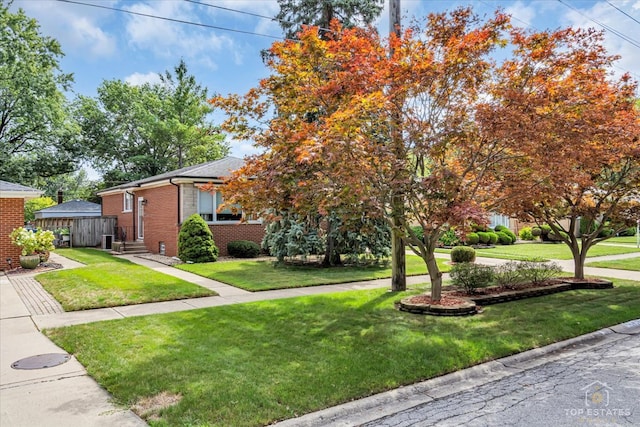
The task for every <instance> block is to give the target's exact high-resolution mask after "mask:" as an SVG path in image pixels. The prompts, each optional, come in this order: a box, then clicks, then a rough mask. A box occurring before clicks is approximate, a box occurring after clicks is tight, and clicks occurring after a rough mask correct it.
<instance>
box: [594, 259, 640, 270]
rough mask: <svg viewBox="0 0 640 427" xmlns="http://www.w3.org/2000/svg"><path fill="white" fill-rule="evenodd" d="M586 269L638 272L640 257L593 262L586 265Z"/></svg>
mask: <svg viewBox="0 0 640 427" xmlns="http://www.w3.org/2000/svg"><path fill="white" fill-rule="evenodd" d="M586 265H587V267H599V268H614V269H617V270H631V271H640V257H637V258H625V259H617V260H611V261H594V262H589V263H587V264H586Z"/></svg>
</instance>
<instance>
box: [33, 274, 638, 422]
mask: <svg viewBox="0 0 640 427" xmlns="http://www.w3.org/2000/svg"><path fill="white" fill-rule="evenodd" d="M615 285H616V288H614V289H610V290H582V291H572V292H565V293H561V294H555V295H549V296H545V297H539V298H532V299H529V300H526V301H517V302H511V303H506V304H499V305H493V306H489V307H486V308H485V310H484V313H483V314H480V315H476V316H471V317H456V318H446V317H430V316H420V315H415V314H409V313H405V312H400V311H398V310H396V309H395V308H394V306H393V302H394V301H395V300H397V299H398V298H400V297H401V296H402V295H404V294H397V293H390V292H388V291H387V290H386V289H378V290H372V291H352V292H345V293H336V294H323V295H316V296H310V297H301V298H294V299H284V300H274V301H264V302H257V303H250V304H238V305H232V306H221V307H214V308H208V309H200V310H192V311H187V312H178V313H170V314H162V315H154V316H144V317H132V318H127V319H121V320H114V321H105V322H97V323H91V324H86V325H77V326H71V327H66V328H60V329H54V330H47V331H45V332H46V334H47V335H48V336H49V337H50V338H51V339H53V341H54V342H55V343H56V344H58V345H60V346H62V347H63V348H64V349H65V350H66V351H68V352H70V353H72V354H74V355H75V356H76V357H77V358H78V360H79V361H80V362H81V363H82V364H83V365H84V366H86V368H87V370H88V372H89V373H90V375H91V376H93V377H94V378H95V379H96V380H97V381H98V382H99V383H100V384H101V385H102V386H103V387H104V388H105V389H106V390H107V391H108V392H110V393H111V394H112V395H113V396H114V398H115V400H116V402H118V403H120V404H123V405H125V406H133V405H134V404H136V403H139V402H141V401H143V400H145V398H150V397H154V396H158V395H164V396H165V397H166V396H171V395H174V396H178V399H179V402H178V403H177V404H175V405H174V406H171V407H168V408H165V409H162V410H156V411H155V412H153V411H152V412H151V413H148V414H147V415H146V418H147V420H148V422H149V423H150V424H151V425H152V426H195V425H197V426H232V425H233V426H239V425H242V426H260V425H266V424H269V423H272V422H274V421H276V420H282V419H285V418H291V417H294V416H296V415H301V414H304V413H308V412H311V411H315V410H319V409H322V408H326V407H329V406H332V405H336V404H340V403H344V402H349V401H351V400H353V399H357V398H361V397H365V396H369V395H371V394H373V393H378V392H381V391H384V390H389V389H393V388H396V387H398V386H401V385H405V384H411V383H415V382H417V381H421V380H424V379H427V378H431V377H435V376H438V375H442V374H445V373H448V372H452V371H456V370H459V369H461V368H465V367H468V366H472V365H475V364H478V363H482V362H485V361H487V360H491V359H494V358H498V357H502V356H506V355H509V354H513V353H517V352H521V351H524V350H527V349H530V348H534V347H539V346H543V345H546V344H549V343H552V342H556V341H559V340H562V339H566V338H570V337H574V336H577V335H581V334H584V333H587V332H591V331H594V330H598V329H600V328H603V327H607V326H611V325H613V324H617V323H620V322H624V321H628V320H632V319H634V318H637V317H638V313H640V283H638V282H631V281H623V280H616V281H615ZM414 292H415V291H414ZM594 313H597V316H594ZM146 400H148V399H146Z"/></svg>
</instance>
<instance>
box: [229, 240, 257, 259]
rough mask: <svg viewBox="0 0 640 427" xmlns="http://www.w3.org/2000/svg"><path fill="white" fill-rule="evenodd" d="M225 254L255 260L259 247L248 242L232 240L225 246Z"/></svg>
mask: <svg viewBox="0 0 640 427" xmlns="http://www.w3.org/2000/svg"><path fill="white" fill-rule="evenodd" d="M227 253H229V255H231V256H233V257H236V258H255V257H257V256H258V255H260V246H258V244H257V243H255V242H252V241H249V240H234V241H233V242H229V243H228V244H227Z"/></svg>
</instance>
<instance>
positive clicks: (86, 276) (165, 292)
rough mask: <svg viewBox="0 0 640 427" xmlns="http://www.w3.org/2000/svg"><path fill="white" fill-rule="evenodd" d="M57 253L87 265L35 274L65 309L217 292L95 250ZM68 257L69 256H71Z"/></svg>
mask: <svg viewBox="0 0 640 427" xmlns="http://www.w3.org/2000/svg"><path fill="white" fill-rule="evenodd" d="M70 251H74V252H72V253H71V252H61V253H60V254H61V255H63V256H66V255H67V254H69V255H71V256H73V257H74V258H73V259H75V260H77V261H80V262H83V261H82V260H84V262H87V263H88V264H89V265H87V266H85V267H80V268H74V269H70V270H61V271H52V272H48V273H43V274H39V275H38V276H36V280H37V281H38V282H40V283H41V284H42V286H43V287H44V288H45V289H46V290H47V292H49V293H50V294H51V295H53V297H54V298H55V299H56V300H58V302H60V304H61V305H62V308H64V310H65V311H75V310H87V309H92V308H102V307H115V306H122V305H131V304H142V303H148V302H158V301H171V300H178V299H184V298H196V297H204V296H211V295H217V294H216V293H215V292H214V291H211V290H209V289H206V288H203V287H201V286H198V285H195V284H193V283H190V282H187V281H185V280H182V279H179V278H176V277H173V276H169V275H167V274H163V273H159V272H157V271H153V270H151V269H149V268H147V267H144V266H141V265H137V264H133V263H132V262H130V261H128V260H126V259H122V258H115V257H113V256H111V255H108V254H107V256H108V257H110V258H106V257H102V255H100V254H96V253H95V252H98V253H102V254H104V253H103V252H101V251H97V250H95V249H73V250H70ZM71 256H70V257H71Z"/></svg>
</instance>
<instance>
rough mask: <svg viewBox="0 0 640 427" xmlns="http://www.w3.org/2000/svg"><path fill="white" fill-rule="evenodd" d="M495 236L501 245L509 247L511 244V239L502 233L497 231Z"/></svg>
mask: <svg viewBox="0 0 640 427" xmlns="http://www.w3.org/2000/svg"><path fill="white" fill-rule="evenodd" d="M496 234H497V235H498V241H499V242H500V244H501V245H510V244H512V243H513V241H512V240H511V237H510V236H509V235H508V234H507V233H505V232H504V231H498V232H497V233H496Z"/></svg>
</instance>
